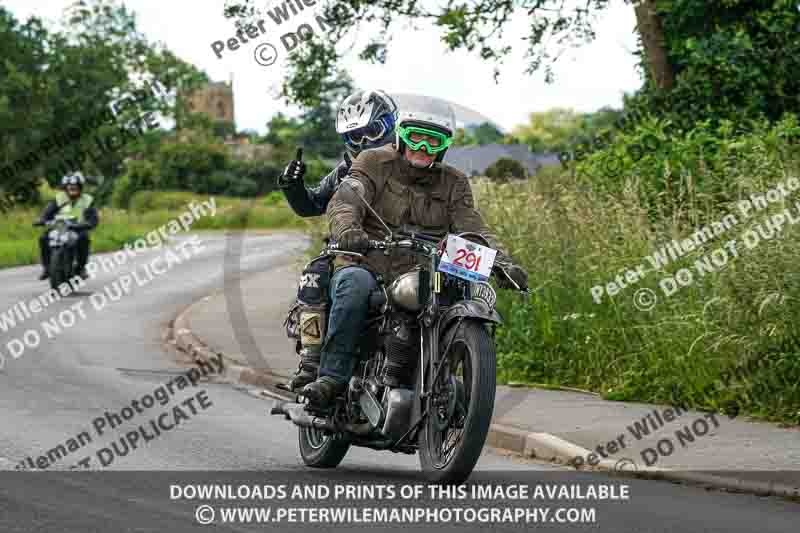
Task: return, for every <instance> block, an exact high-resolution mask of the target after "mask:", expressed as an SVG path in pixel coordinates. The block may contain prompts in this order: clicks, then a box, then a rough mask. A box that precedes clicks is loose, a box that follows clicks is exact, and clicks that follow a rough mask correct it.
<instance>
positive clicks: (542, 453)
mask: <svg viewBox="0 0 800 533" xmlns="http://www.w3.org/2000/svg"><path fill="white" fill-rule="evenodd" d="M487 442H488V443H489V444H490V445H491V446H494V447H497V448H502V449H505V450H506V451H511V452H514V453H518V454H520V455H523V456H525V457H530V458H536V459H539V460H543V461H550V462H555V463H559V464H565V465H568V464H570V462H571V461H573V460H574V458H575V457H588V456H589V454H590V453H591V451H590V450H587V449H585V448H583V447H581V446H578V445H577V444H574V443H572V442H569V441H566V440H564V439H561V438H559V437H556V436H555V435H552V434H550V433H530V432H527V431H523V430H519V429H517V428H513V427H508V426H502V425H500V424H492V425H491V427H490V429H489V436H488V438H487ZM621 463H622V461H621V460H620V461H614V460H611V459H602V460H600V461H599V462H598V464H597V465H596V466H594V467H591V466H589V467H584V468H581V470H587V471H602V472H612V473H613V474H614V475H619V476H624V477H635V478H643V479H656V480H667V481H675V482H680V483H688V484H692V485H702V486H707V487H711V488H715V489H722V490H728V491H732V492H744V493H749V494H756V495H760V496H779V497H783V498H789V499H791V500H794V501H800V487H793V486H791V485H786V484H783V483H774V482H767V481H755V480H748V479H742V478H738V477H733V476H726V475H724V474H721V473H716V474H711V473H708V472H695V471H685V470H672V469H668V468H651V467H642V468H639V467H635V466H634V468H633V469H629V468H623V467H622V466H623V464H621ZM624 466H628V467H629V466H630V464H629V463H625V464H624Z"/></svg>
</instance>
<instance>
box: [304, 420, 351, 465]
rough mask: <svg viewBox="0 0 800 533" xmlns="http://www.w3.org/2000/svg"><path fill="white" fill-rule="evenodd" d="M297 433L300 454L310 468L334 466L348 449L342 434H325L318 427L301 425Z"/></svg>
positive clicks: (348, 445)
mask: <svg viewBox="0 0 800 533" xmlns="http://www.w3.org/2000/svg"><path fill="white" fill-rule="evenodd" d="M299 429H300V431H299V433H298V437H299V439H298V440H299V443H300V456H301V457H302V458H303V462H304V463H305V464H306V466H310V467H312V468H336V467H337V466H339V463H341V462H342V459H344V456H345V455H347V451H348V450H349V449H350V441H349V440H348V439H347V438H346V437H344V436H342V435H326V434H325V433H323V432H322V430H319V429H311V428H305V427H301V428H299Z"/></svg>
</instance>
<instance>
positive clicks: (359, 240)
mask: <svg viewBox="0 0 800 533" xmlns="http://www.w3.org/2000/svg"><path fill="white" fill-rule="evenodd" d="M339 249H340V250H344V251H347V252H355V253H357V254H365V253H366V252H367V250H369V236H368V235H367V233H366V232H365V231H364V230H362V229H349V230H347V231H345V232H344V233H342V238H341V239H339Z"/></svg>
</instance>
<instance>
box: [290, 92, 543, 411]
mask: <svg viewBox="0 0 800 533" xmlns="http://www.w3.org/2000/svg"><path fill="white" fill-rule="evenodd" d="M454 131H455V116H454V113H453V111H452V108H451V107H450V106H449V105H447V104H445V103H443V102H440V101H433V100H430V101H428V102H427V103H422V104H419V105H418V106H417V108H416V109H413V110H402V111H401V112H400V113H399V118H398V121H397V127H396V140H395V145H394V146H384V147H381V148H377V149H373V150H366V151H364V152H362V153H361V154H360V155H359V157H358V159H357V160H356V161H355V162H354V163H353V166H352V168H351V169H350V172H349V174H348V176H347V177H346V178H345V179H344V181H343V182H342V183H343V184H342V186H340V187H339V188H338V189H337V191H336V193H335V194H334V196H333V198H332V199H331V201H330V205H329V209H328V214H329V224H330V234H331V237H332V238H333V239H334V240H336V241H337V242H338V244H339V247H340V249H341V250H346V251H350V252H354V253H356V254H361V256H362V257H363V259H359V257H358V256H354V259H353V260H349V259H344V258H342V257H341V256H339V257H337V261H336V263H337V265H336V267H337V268H336V271H335V273H334V275H333V278H332V279H331V290H330V292H331V300H332V302H331V307H330V318H329V322H328V331H327V334H326V337H325V342H324V345H323V348H322V356H321V365H320V371H319V378H318V379H317V380H316V381H314V382H313V383H311V384H309V385H307V386H306V387H305V388H304V389H303V395H305V396H306V397H307V398H308V400H309V402H310V403H311V404H313V405H315V406H317V407H326V406H327V405H329V404H330V403H331V402H332V401H333V400H334V399H335V398H336V396H337V394H339V393H340V392H342V391H343V390H344V388H345V387H346V384H347V383H348V381H349V380H350V377H351V376H352V373H353V370H354V368H355V364H356V357H355V351H356V347H357V343H358V338H359V335H360V334H361V333H362V332H363V329H364V325H365V323H366V319H367V314H368V312H369V299H370V293H371V292H372V291H374V290H375V289H376V288H377V286H378V285H377V281H376V278H375V274H376V273H377V274H380V275H382V276H383V278H384V279H385V280H386V282H387V283H390V282H391V281H392V280H393V279H394V278H395V277H396V276H397V275H400V274H402V273H404V272H407V271H409V270H410V269H411V268H413V267H414V266H415V265H416V264H417V263H418V259H417V258H416V257H415V256H414V255H412V254H410V253H408V252H406V251H402V250H393V251H392V252H391V253H390V254H389V255H388V256H387V255H385V254H384V253H383V252H380V251H376V250H368V246H369V240H370V239H376V240H377V239H383V238H384V237H385V236H386V235H385V229H384V228H383V225H382V224H381V223H380V222H379V221H378V220H377V219H376V218H375V217H374V216H372V215H371V214H368V212H367V210H366V207H365V206H364V203H363V202H362V200H361V199H359V198H358V196H359V195H360V196H361V197H362V198H363V199H364V200H366V202H367V203H368V204H369V205H370V206H371V207H372V208H373V209H374V210H375V211H376V213H377V214H378V215H379V216H380V217H381V218H382V219H383V221H384V222H386V224H387V225H388V226H389V227H390V228H391V229H392V230H393V231H394V230H397V229H405V230H406V231H413V230H416V231H421V232H424V233H428V234H435V235H439V236H442V237H444V236H445V235H446V234H447V233H461V232H467V231H469V232H476V233H480V234H482V235H484V236H486V237H487V239H488V240H489V242H490V243H491V245H492V247H493V248H498V246H497V243H496V239H495V238H494V237H493V236H492V235H491V234H489V232H488V229H487V227H486V225H485V224H484V222H483V219H482V218H481V216H480V214H479V213H478V211H477V210H476V208H475V205H474V201H473V197H472V190H471V188H470V185H469V181H468V180H467V177H466V175H464V174H463V173H462V172H460V171H458V170H457V169H455V168H454V167H451V166H450V165H447V164H445V163H443V159H444V155H445V152H446V151H447V149H448V147H449V146H450V145H451V144H452V142H453V134H454ZM348 185H349V186H348ZM498 249H499V248H498ZM498 258H499V259H498V260H499V261H504V262H507V263H509V265H508V267H507V271H508V273H509V275H510V277H511V279H512V280H513V282H514V283H516V285H517V286H518V287H519V288H522V289H527V284H528V280H527V278H528V276H527V273H526V272H525V271H524V270H523V269H522V268H520V267H518V266H516V265H513V264H510V263H511V261H510V259H509V258H508V256H507V254H504V253H503V252H502V250H500V251H499V252H498ZM498 283H499V284H500V285H501V287H502V286H508V285H511V284H510V283H509V284H508V285H506V282H505V281H504V280H498Z"/></svg>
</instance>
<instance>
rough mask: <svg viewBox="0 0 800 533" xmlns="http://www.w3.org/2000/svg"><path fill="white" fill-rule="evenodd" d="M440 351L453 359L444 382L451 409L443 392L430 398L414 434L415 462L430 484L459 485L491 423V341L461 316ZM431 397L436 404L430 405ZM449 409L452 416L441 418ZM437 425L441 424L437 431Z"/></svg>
mask: <svg viewBox="0 0 800 533" xmlns="http://www.w3.org/2000/svg"><path fill="white" fill-rule="evenodd" d="M442 348H444V346H443V347H442ZM446 355H447V356H448V357H449V358H451V360H453V361H454V363H453V365H454V366H451V368H454V370H455V371H454V373H453V374H452V378H453V379H452V380H451V381H450V384H452V385H455V389H454V390H453V388H452V387H451V386H449V385H448V386H447V387H446V389H447V390H451V391H453V392H451V393H450V394H452V395H453V396H454V397H455V405H456V407H455V408H454V409H452V408H451V409H448V405H451V404H450V403H449V402H447V401H442V398H443V395H432V396H431V397H430V399H429V408H428V411H429V416H428V417H427V418H426V420H425V422H424V424H423V426H422V429H421V432H420V433H421V434H420V446H419V462H420V465H421V467H422V470H423V472H424V473H425V476H426V477H427V478H428V480H430V481H431V482H434V483H440V484H451V483H452V484H459V483H463V482H464V481H466V479H467V478H468V477H469V475H470V474H471V473H472V470H473V469H474V468H475V464H476V463H477V462H478V459H479V458H480V456H481V452H482V451H483V445H484V444H485V443H486V436H487V435H488V433H489V425H490V424H491V421H492V412H493V411H494V396H495V388H496V386H497V381H496V355H495V347H494V341H493V340H492V338H491V337H490V336H489V332H488V331H487V330H486V327H485V326H484V325H483V324H482V323H480V322H477V321H470V320H466V321H464V322H462V324H461V328H460V331H459V332H458V333H457V334H456V338H455V339H454V341H453V344H452V346H451V347H450V353H448V354H446ZM445 373H448V372H446V371H445V369H443V371H442V374H445ZM459 374H460V376H459ZM440 381H442V378H441V377H440ZM462 384H463V388H462V387H461V385H462ZM449 397H450V395H448V396H447V398H449ZM437 398H438V399H439V400H440V403H439V404H438V405H434V403H436V400H437ZM459 405H461V406H462V407H459ZM464 408H465V409H466V412H464ZM449 410H452V414H450V415H449V416H447V414H446V413H447V412H448V411H449ZM440 414H441V416H440ZM437 425H438V426H439V427H441V426H442V425H446V426H447V427H446V428H445V429H444V430H443V431H442V430H440V429H439V428H438V427H437ZM452 435H457V436H456V437H452ZM451 439H452V442H451ZM448 449H449V450H450V451H449V452H448ZM443 451H444V452H448V453H444V454H443V453H442V452H443ZM443 455H444V456H443Z"/></svg>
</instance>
